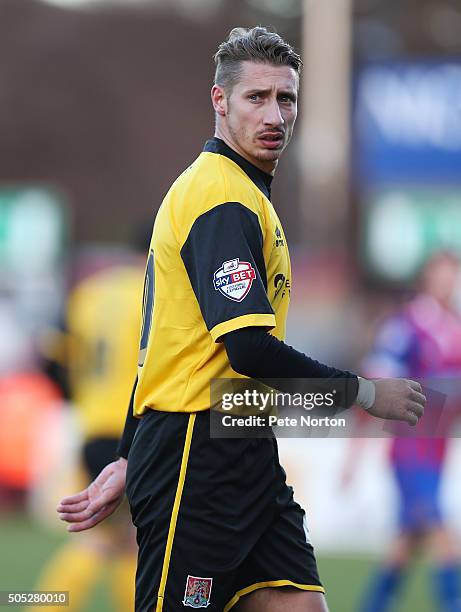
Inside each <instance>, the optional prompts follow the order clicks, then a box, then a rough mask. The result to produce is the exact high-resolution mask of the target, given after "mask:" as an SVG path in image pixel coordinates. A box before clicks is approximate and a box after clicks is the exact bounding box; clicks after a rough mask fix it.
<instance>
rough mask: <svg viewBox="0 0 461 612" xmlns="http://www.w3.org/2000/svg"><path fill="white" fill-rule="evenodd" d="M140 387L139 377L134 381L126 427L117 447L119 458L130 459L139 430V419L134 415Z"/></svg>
mask: <svg viewBox="0 0 461 612" xmlns="http://www.w3.org/2000/svg"><path fill="white" fill-rule="evenodd" d="M137 385H138V377H136V380H135V381H134V385H133V390H132V392H131V398H130V401H129V404H128V411H127V414H126V420H125V427H124V429H123V434H122V437H121V438H120V442H119V443H118V446H117V456H118V457H124V458H125V459H127V458H128V453H129V452H130V448H131V444H132V442H133V438H134V434H135V433H136V430H137V428H138V423H139V419H137V418H136V417H135V416H134V414H133V406H134V394H135V393H136V387H137Z"/></svg>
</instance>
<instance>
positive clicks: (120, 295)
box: [37, 227, 150, 612]
mask: <svg viewBox="0 0 461 612" xmlns="http://www.w3.org/2000/svg"><path fill="white" fill-rule="evenodd" d="M148 229H149V230H150V227H149V228H148ZM144 234H145V235H147V232H144ZM149 236H150V232H149ZM139 241H140V244H139V246H138V248H139V250H140V251H141V249H142V248H143V247H145V248H147V246H146V244H141V242H143V236H141V235H140V236H139ZM144 264H145V252H143V253H142V255H141V252H140V253H139V255H138V256H135V257H134V258H133V260H130V261H129V262H127V263H125V264H123V265H115V266H114V265H112V266H109V267H108V268H106V269H103V270H100V271H97V272H95V273H93V274H91V275H90V276H89V277H86V278H84V279H83V280H82V281H80V282H78V283H77V285H76V286H75V288H74V289H73V290H72V291H71V293H70V296H69V300H68V305H67V321H66V324H67V334H68V336H67V351H66V352H67V367H68V382H69V391H70V396H71V400H72V402H73V404H74V405H75V407H76V409H77V411H78V415H79V417H80V418H79V420H80V423H81V429H82V432H83V448H82V462H83V467H84V470H85V473H86V479H87V482H89V481H91V480H93V479H94V478H96V476H97V475H98V474H99V472H100V471H101V470H102V469H103V468H104V467H105V466H106V465H107V464H108V463H110V462H112V461H113V460H114V458H115V457H116V450H117V444H118V441H119V438H120V435H121V432H122V430H123V425H124V422H125V416H126V405H127V402H128V400H129V397H130V393H131V389H132V386H133V379H134V378H135V376H136V366H137V358H138V345H139V330H140V324H141V313H140V309H139V302H140V300H141V298H142V287H143V281H144V267H145V265H144ZM135 570H136V542H135V538H134V529H133V526H132V524H131V520H130V517H129V513H128V512H127V507H124V509H123V512H121V513H120V515H119V516H118V517H117V519H116V520H114V519H112V520H111V521H108V522H107V523H106V524H104V525H102V526H100V527H98V529H95V530H93V531H91V532H89V533H87V534H82V535H81V537H77V538H75V537H72V539H71V541H69V542H68V543H67V544H65V545H64V546H63V547H62V548H61V549H60V550H58V551H57V553H56V554H55V556H54V557H53V558H52V560H51V561H50V562H49V564H48V566H47V567H46V568H45V570H44V572H43V575H42V576H41V578H40V583H39V585H38V587H37V588H40V589H44V590H68V591H69V593H70V605H69V609H70V610H72V611H80V610H83V609H85V607H86V603H87V601H88V598H89V596H90V594H91V592H92V589H93V587H94V586H95V584H96V583H97V582H98V581H99V579H100V578H101V576H102V575H103V571H104V572H105V571H108V572H110V575H111V594H112V596H113V599H114V607H113V609H114V610H119V612H127V611H128V610H132V609H133V607H134V578H135ZM53 609H54V608H53Z"/></svg>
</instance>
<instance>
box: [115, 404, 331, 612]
mask: <svg viewBox="0 0 461 612" xmlns="http://www.w3.org/2000/svg"><path fill="white" fill-rule="evenodd" d="M127 496H128V501H129V503H130V507H131V513H132V517H133V522H134V524H135V525H136V527H137V539H138V545H139V556H138V571H137V575H136V612H148V611H149V612H152V611H153V610H155V611H157V612H158V611H161V610H163V612H173V611H176V610H178V611H179V610H181V611H184V608H185V607H191V608H201V607H203V608H205V607H206V608H208V610H210V611H213V612H218V611H219V612H223V611H226V612H227V610H230V609H231V608H232V607H233V606H234V605H235V604H236V603H237V601H238V600H239V599H240V597H242V596H243V595H246V594H247V593H251V592H252V591H254V590H256V589H258V588H263V587H278V586H295V587H298V588H299V589H303V590H310V591H320V592H322V593H323V592H324V589H323V587H322V586H321V583H320V580H319V577H318V571H317V564H316V561H315V557H314V552H313V548H312V546H311V544H310V542H309V536H308V532H307V527H306V522H305V514H304V511H303V510H302V509H301V507H300V506H299V505H298V504H297V503H296V502H295V501H294V499H293V491H292V489H291V488H290V487H288V486H287V484H286V481H285V472H284V471H283V469H282V468H281V466H280V464H279V458H278V452H277V443H276V440H275V438H260V439H231V440H228V439H210V435H209V412H208V411H205V412H201V413H197V414H191V415H189V414H184V413H165V412H163V413H162V412H155V411H151V412H149V413H148V414H147V415H146V416H144V417H143V419H142V420H141V422H140V424H139V426H138V430H137V432H136V435H135V438H134V441H133V444H132V447H131V450H130V454H129V457H128V471H127Z"/></svg>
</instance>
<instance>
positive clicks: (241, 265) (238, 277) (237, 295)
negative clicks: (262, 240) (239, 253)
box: [213, 258, 256, 302]
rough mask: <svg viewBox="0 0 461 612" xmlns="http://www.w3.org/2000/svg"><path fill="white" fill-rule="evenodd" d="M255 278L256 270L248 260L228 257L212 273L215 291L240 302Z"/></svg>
mask: <svg viewBox="0 0 461 612" xmlns="http://www.w3.org/2000/svg"><path fill="white" fill-rule="evenodd" d="M255 278H256V272H255V269H254V268H253V266H252V265H251V263H250V262H248V261H240V259H238V258H237V259H230V260H229V261H225V262H224V263H223V265H222V266H221V267H220V268H219V269H218V270H216V272H215V273H214V275H213V285H214V288H215V291H219V292H220V293H222V295H224V296H225V297H227V298H229V299H230V300H233V301H234V302H241V301H242V300H244V299H245V298H246V296H247V295H248V293H249V291H250V289H251V285H252V284H253V281H254V279H255Z"/></svg>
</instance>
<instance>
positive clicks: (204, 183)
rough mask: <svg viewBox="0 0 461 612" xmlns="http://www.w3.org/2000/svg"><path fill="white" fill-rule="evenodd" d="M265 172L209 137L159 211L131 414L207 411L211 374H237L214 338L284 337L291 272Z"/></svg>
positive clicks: (152, 249) (224, 376)
mask: <svg viewBox="0 0 461 612" xmlns="http://www.w3.org/2000/svg"><path fill="white" fill-rule="evenodd" d="M271 179H272V177H271V176H270V175H268V174H266V173H264V172H262V171H261V170H259V169H258V168H256V167H255V166H253V165H252V164H250V163H249V162H248V161H246V160H245V159H244V158H242V157H241V156H240V155H238V154H237V153H236V152H235V151H233V150H232V149H231V148H230V147H228V146H227V145H226V144H225V143H224V142H223V141H222V140H220V139H218V138H213V139H212V140H209V141H208V142H207V143H206V145H205V149H204V151H203V152H202V153H201V155H200V156H199V157H198V158H197V160H196V161H195V162H194V163H193V164H192V165H191V166H190V167H189V168H188V169H187V170H186V171H185V172H183V174H182V175H181V176H180V177H179V178H178V179H177V180H176V181H175V182H174V183H173V185H172V187H171V189H170V190H169V192H168V194H167V195H166V197H165V199H164V201H163V202H162V205H161V207H160V209H159V212H158V214H157V217H156V220H155V224H154V230H153V235H152V241H151V245H150V253H149V258H148V262H147V269H146V277H145V284H144V301H143V325H142V332H141V345H140V355H139V368H138V384H137V388H136V394H135V402H134V412H135V414H136V415H137V416H140V415H142V414H143V413H144V412H146V411H147V410H148V409H149V408H151V409H155V410H161V411H174V412H176V411H177V412H195V411H200V410H206V409H209V408H210V381H211V380H212V379H214V378H235V377H241V376H240V375H239V374H237V373H236V372H234V371H233V370H232V368H231V366H230V363H229V359H228V357H227V353H226V350H225V348H224V345H223V344H222V343H220V342H219V339H220V338H221V337H222V336H223V335H224V334H226V333H228V332H230V331H234V330H236V329H240V328H243V327H249V326H262V327H265V328H267V329H269V330H271V333H272V334H273V335H274V336H276V337H277V338H279V339H280V340H283V339H284V337H285V323H286V317H287V311H288V304H289V299H290V283H291V269H290V258H289V254H288V248H287V244H286V239H285V236H284V233H283V229H282V225H281V223H280V220H279V218H278V216H277V214H276V212H275V210H274V207H273V206H272V204H271V202H270V182H271Z"/></svg>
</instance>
